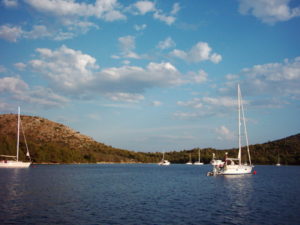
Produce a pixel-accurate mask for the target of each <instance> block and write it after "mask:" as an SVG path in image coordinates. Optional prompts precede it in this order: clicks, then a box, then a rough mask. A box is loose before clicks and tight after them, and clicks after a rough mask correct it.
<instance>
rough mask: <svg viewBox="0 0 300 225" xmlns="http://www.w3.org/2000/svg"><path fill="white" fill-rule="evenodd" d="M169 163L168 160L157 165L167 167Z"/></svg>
mask: <svg viewBox="0 0 300 225" xmlns="http://www.w3.org/2000/svg"><path fill="white" fill-rule="evenodd" d="M170 164H171V163H170V162H169V161H168V160H163V161H162V162H159V163H158V165H160V166H169V165H170Z"/></svg>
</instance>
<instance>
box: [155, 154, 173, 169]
mask: <svg viewBox="0 0 300 225" xmlns="http://www.w3.org/2000/svg"><path fill="white" fill-rule="evenodd" d="M170 164H171V163H170V162H169V161H168V160H166V159H165V152H163V157H162V159H161V161H160V162H159V163H158V165H160V166H169V165H170Z"/></svg>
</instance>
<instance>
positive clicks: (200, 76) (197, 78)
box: [189, 70, 208, 84]
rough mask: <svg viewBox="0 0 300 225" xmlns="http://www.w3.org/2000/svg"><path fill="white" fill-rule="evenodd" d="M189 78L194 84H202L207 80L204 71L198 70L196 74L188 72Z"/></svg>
mask: <svg viewBox="0 0 300 225" xmlns="http://www.w3.org/2000/svg"><path fill="white" fill-rule="evenodd" d="M189 76H190V77H191V79H192V81H194V82H195V83H199V84H200V83H204V82H206V81H207V79H208V75H207V73H206V72H205V71H204V70H199V71H198V72H197V73H195V72H190V73H189Z"/></svg>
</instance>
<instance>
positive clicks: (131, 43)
mask: <svg viewBox="0 0 300 225" xmlns="http://www.w3.org/2000/svg"><path fill="white" fill-rule="evenodd" d="M118 41H119V43H120V46H121V48H122V50H123V51H124V52H129V51H131V50H133V49H135V37H133V36H130V35H128V36H125V37H120V38H119V39H118Z"/></svg>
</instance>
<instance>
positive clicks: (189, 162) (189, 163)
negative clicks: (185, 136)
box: [186, 153, 193, 165]
mask: <svg viewBox="0 0 300 225" xmlns="http://www.w3.org/2000/svg"><path fill="white" fill-rule="evenodd" d="M192 164H193V163H192V156H191V153H190V160H189V161H188V162H187V163H186V165H192Z"/></svg>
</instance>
